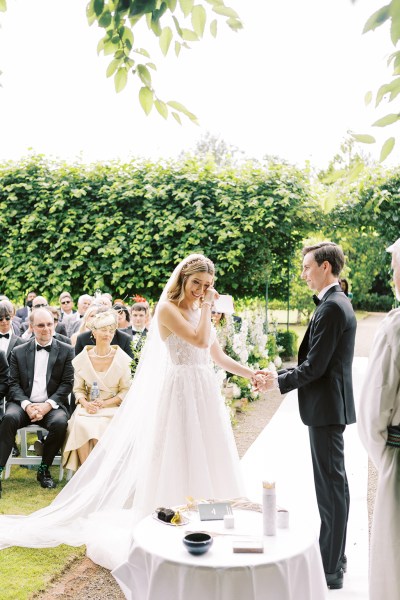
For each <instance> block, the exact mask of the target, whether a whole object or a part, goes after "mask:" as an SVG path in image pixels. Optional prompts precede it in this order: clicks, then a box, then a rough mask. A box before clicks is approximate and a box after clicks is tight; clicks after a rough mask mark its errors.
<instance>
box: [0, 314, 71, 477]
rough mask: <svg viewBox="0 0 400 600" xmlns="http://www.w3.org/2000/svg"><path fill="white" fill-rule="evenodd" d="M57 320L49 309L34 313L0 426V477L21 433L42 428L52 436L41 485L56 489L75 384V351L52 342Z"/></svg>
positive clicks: (14, 360)
mask: <svg viewBox="0 0 400 600" xmlns="http://www.w3.org/2000/svg"><path fill="white" fill-rule="evenodd" d="M53 329H54V320H53V316H52V314H51V313H50V312H49V311H48V310H45V309H41V308H40V309H36V310H35V311H34V312H33V331H34V336H35V337H34V338H33V339H32V340H30V341H29V342H27V343H26V344H22V345H20V346H17V347H16V348H14V351H13V353H12V355H11V363H10V382H9V392H8V397H7V405H6V412H5V415H4V417H3V420H2V422H1V424H0V473H1V472H2V471H3V469H4V467H5V465H6V462H7V459H8V457H9V455H10V452H11V449H12V445H13V441H14V438H15V434H16V432H17V430H18V429H20V428H21V427H27V426H28V425H29V424H31V423H38V424H40V425H42V426H43V427H44V428H45V429H47V430H48V432H49V433H48V435H47V436H46V439H45V442H44V444H43V457H42V462H41V464H40V466H39V470H38V474H37V480H38V482H39V483H40V485H41V486H42V487H43V488H54V487H55V483H54V481H53V479H52V477H51V474H50V470H49V467H50V466H51V464H52V463H53V460H54V457H55V455H56V454H57V452H58V451H59V450H60V448H61V446H62V444H63V442H64V437H65V434H66V431H67V423H68V417H69V414H68V394H70V392H71V390H72V385H73V379H74V369H73V366H72V359H73V357H74V351H73V348H72V347H71V346H68V345H67V344H64V343H63V342H59V341H58V340H55V339H54V338H53Z"/></svg>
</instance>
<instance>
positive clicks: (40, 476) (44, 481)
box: [36, 469, 56, 489]
mask: <svg viewBox="0 0 400 600" xmlns="http://www.w3.org/2000/svg"><path fill="white" fill-rule="evenodd" d="M36 479H37V480H38V482H39V483H40V485H41V486H42V488H48V489H53V488H55V487H56V484H55V483H54V481H53V478H52V476H51V475H50V471H49V470H48V469H46V471H38V472H37V476H36Z"/></svg>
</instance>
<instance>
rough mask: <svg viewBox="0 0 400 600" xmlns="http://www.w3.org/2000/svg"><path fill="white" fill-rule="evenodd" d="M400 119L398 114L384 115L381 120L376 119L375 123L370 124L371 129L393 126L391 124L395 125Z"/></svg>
mask: <svg viewBox="0 0 400 600" xmlns="http://www.w3.org/2000/svg"><path fill="white" fill-rule="evenodd" d="M399 119H400V114H393V113H392V114H389V115H386V116H385V117H382V118H381V119H378V120H377V121H375V123H372V126H373V127H386V126H387V125H393V123H396V122H397V121H398V120H399Z"/></svg>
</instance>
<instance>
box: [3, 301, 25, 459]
mask: <svg viewBox="0 0 400 600" xmlns="http://www.w3.org/2000/svg"><path fill="white" fill-rule="evenodd" d="M13 314H14V306H13V305H12V303H11V302H10V301H9V300H3V301H2V302H0V350H2V351H3V352H4V353H5V355H6V358H7V362H8V364H10V359H11V352H12V351H13V349H14V347H15V346H18V345H20V344H23V343H24V340H22V339H21V338H20V337H19V336H18V335H16V334H15V331H14V329H13V326H12V322H13V321H12V318H13V317H12V316H13ZM4 412H5V397H4V396H2V395H0V417H2V416H3V415H4ZM12 454H13V456H18V455H19V450H18V446H17V444H16V443H15V440H14V444H13V449H12Z"/></svg>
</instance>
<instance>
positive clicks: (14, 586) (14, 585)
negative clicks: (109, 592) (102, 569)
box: [0, 465, 85, 600]
mask: <svg viewBox="0 0 400 600" xmlns="http://www.w3.org/2000/svg"><path fill="white" fill-rule="evenodd" d="M51 472H52V475H53V477H54V479H55V481H57V476H58V467H52V468H51ZM65 483H66V482H65V480H64V481H63V482H62V483H60V482H57V488H56V489H55V490H47V489H43V488H42V487H40V485H39V483H38V482H37V481H36V470H35V469H25V468H23V467H20V466H17V465H14V466H12V467H11V475H10V477H9V479H6V480H4V478H3V480H2V484H3V496H2V498H1V499H0V514H3V515H4V514H14V515H15V514H29V513H31V512H33V511H35V510H38V509H40V508H43V507H44V506H47V505H48V504H49V503H50V502H51V501H52V500H53V499H54V498H55V497H56V496H57V493H58V492H59V491H60V490H61V489H62V487H64V485H65ZM84 554H85V547H84V546H81V547H79V548H73V547H71V546H65V545H63V546H57V547H56V548H20V547H12V548H6V549H5V550H1V551H0V565H1V568H0V590H1V591H0V598H1V600H28V599H29V598H33V597H34V595H35V594H36V593H38V592H40V591H43V590H45V589H46V587H47V586H48V584H49V583H50V582H51V581H52V580H53V579H55V578H57V577H58V576H59V575H60V574H61V573H63V572H64V571H65V570H66V569H69V568H73V563H74V561H75V560H76V559H78V558H80V557H82V556H84Z"/></svg>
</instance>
